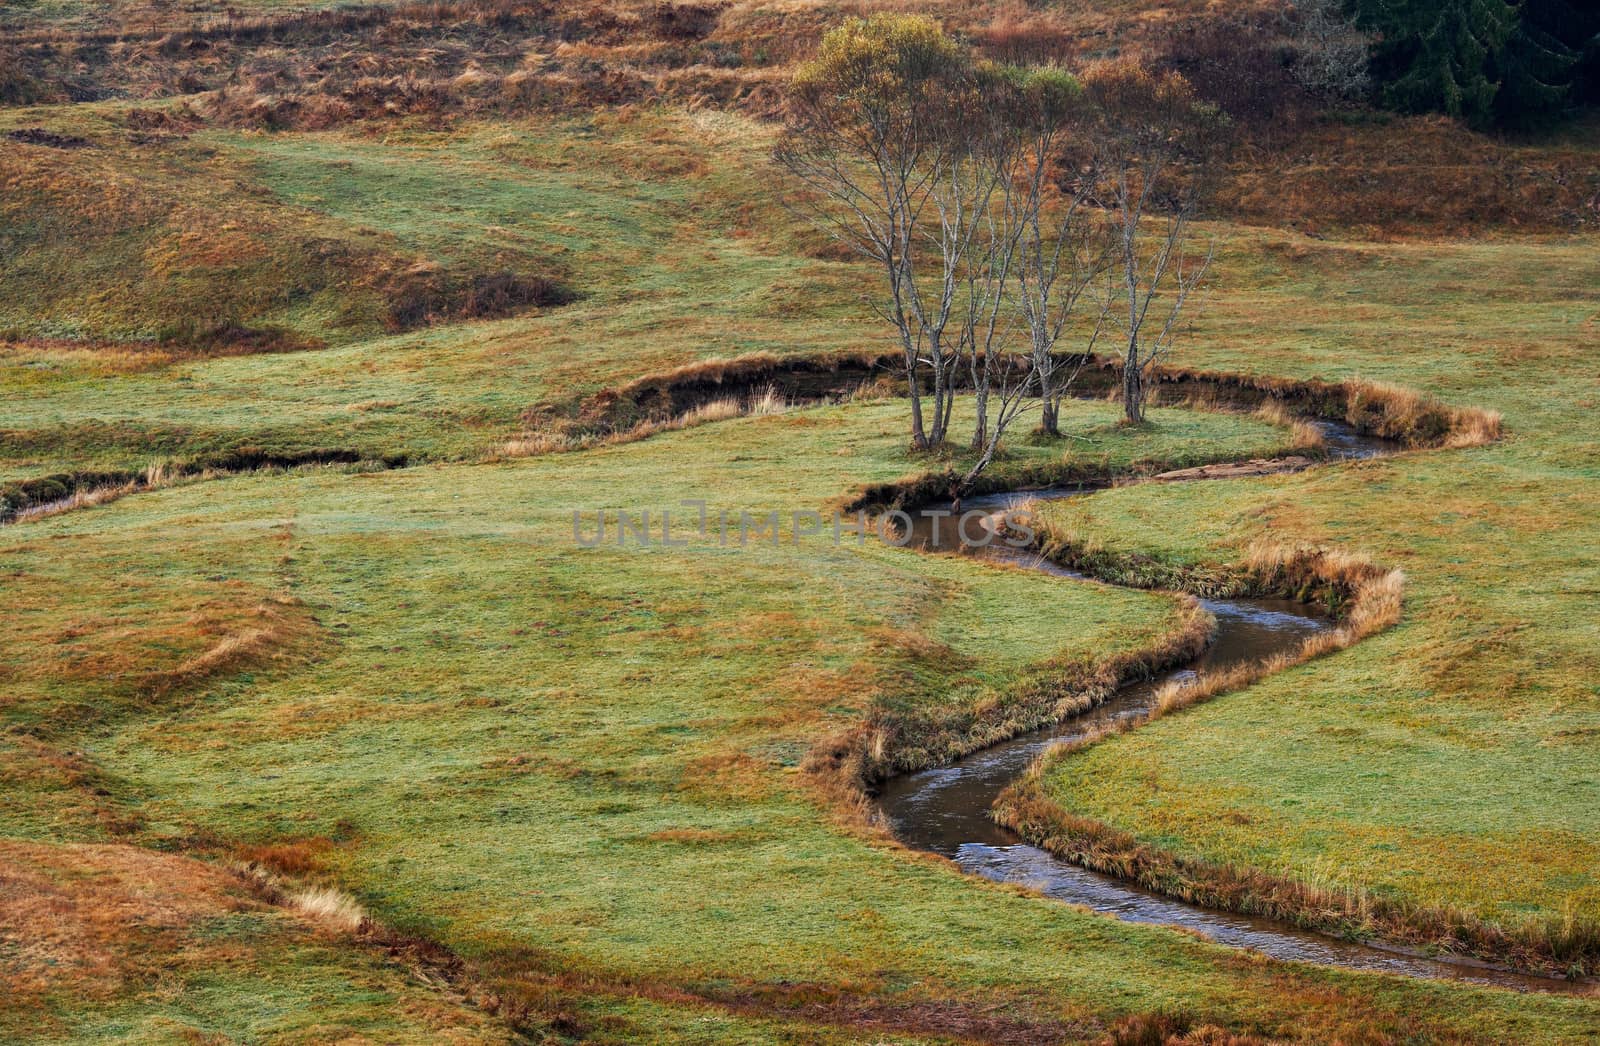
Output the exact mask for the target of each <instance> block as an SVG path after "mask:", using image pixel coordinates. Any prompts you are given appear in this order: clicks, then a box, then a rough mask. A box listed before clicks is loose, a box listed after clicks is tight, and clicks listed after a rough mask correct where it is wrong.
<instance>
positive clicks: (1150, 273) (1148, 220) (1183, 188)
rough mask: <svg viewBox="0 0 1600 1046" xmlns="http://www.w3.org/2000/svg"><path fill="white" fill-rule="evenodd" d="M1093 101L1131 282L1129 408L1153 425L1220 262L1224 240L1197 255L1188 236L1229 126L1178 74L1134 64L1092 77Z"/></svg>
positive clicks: (1124, 276)
mask: <svg viewBox="0 0 1600 1046" xmlns="http://www.w3.org/2000/svg"><path fill="white" fill-rule="evenodd" d="M1083 84H1084V90H1085V95H1086V98H1087V100H1088V102H1089V105H1090V107H1091V112H1092V114H1093V119H1092V121H1091V124H1090V126H1091V131H1090V134H1091V139H1092V149H1093V152H1094V156H1095V157H1096V167H1097V177H1096V195H1097V197H1098V200H1099V202H1100V204H1101V206H1103V207H1104V208H1105V209H1106V211H1107V213H1108V215H1109V218H1110V220H1111V223H1112V225H1113V228H1114V234H1115V242H1114V246H1113V258H1114V266H1115V268H1116V270H1117V273H1118V276H1119V278H1120V280H1119V282H1120V283H1121V288H1120V296H1121V298H1120V301H1119V302H1118V309H1117V310H1116V311H1115V312H1114V313H1112V315H1113V316H1114V317H1115V318H1116V319H1117V321H1118V323H1119V325H1120V326H1121V328H1122V335H1123V344H1122V350H1123V360H1122V397H1123V412H1124V414H1125V415H1126V416H1127V419H1128V421H1129V422H1132V423H1136V424H1137V423H1140V422H1143V421H1144V407H1145V394H1146V385H1147V383H1148V379H1149V376H1150V372H1151V371H1152V369H1153V368H1154V367H1155V365H1156V364H1157V363H1159V362H1160V361H1161V360H1162V358H1164V357H1165V356H1166V355H1167V354H1168V353H1169V352H1170V351H1171V349H1172V345H1173V342H1174V340H1175V339H1176V337H1177V334H1178V332H1179V326H1178V323H1179V319H1180V317H1181V316H1182V315H1183V311H1184V307H1185V306H1186V305H1187V304H1188V303H1189V301H1190V299H1191V298H1192V297H1193V296H1194V293H1195V291H1196V290H1197V289H1198V288H1199V287H1200V284H1201V281H1202V280H1203V279H1204V278H1205V275H1206V273H1207V271H1208V270H1209V268H1210V266H1211V261H1212V258H1213V256H1214V250H1215V247H1214V245H1209V246H1208V247H1207V249H1206V251H1205V253H1204V254H1202V255H1198V256H1196V255H1192V254H1190V253H1189V252H1188V251H1187V250H1186V249H1185V247H1186V245H1185V239H1186V236H1187V234H1188V231H1189V223H1190V220H1191V219H1192V218H1193V216H1194V210H1195V205H1196V203H1197V202H1198V199H1199V193H1200V187H1201V184H1202V179H1203V178H1204V176H1205V175H1206V174H1207V173H1208V171H1207V168H1208V166H1209V163H1210V162H1211V160H1212V159H1213V158H1214V153H1215V146H1216V145H1217V143H1218V141H1219V137H1218V135H1217V132H1218V130H1219V129H1220V127H1221V126H1222V117H1221V115H1220V113H1219V112H1218V111H1217V110H1216V109H1215V108H1214V107H1212V106H1206V105H1202V104H1201V103H1199V102H1198V101H1197V100H1196V98H1195V95H1194V91H1193V90H1192V89H1191V88H1190V86H1189V84H1188V82H1187V81H1185V80H1184V79H1183V77H1181V76H1179V75H1177V74H1176V73H1165V74H1156V73H1152V72H1150V71H1149V70H1148V69H1145V68H1144V67H1142V66H1140V65H1138V64H1137V63H1134V62H1132V61H1128V60H1119V61H1115V62H1107V63H1102V64H1101V65H1098V66H1094V67H1091V68H1090V69H1089V70H1087V71H1086V72H1085V74H1084V77H1083Z"/></svg>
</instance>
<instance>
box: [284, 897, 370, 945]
mask: <svg viewBox="0 0 1600 1046" xmlns="http://www.w3.org/2000/svg"><path fill="white" fill-rule="evenodd" d="M288 906H289V907H290V908H292V909H293V910H294V911H296V912H299V913H300V914H301V915H303V916H305V917H306V918H307V919H310V920H311V921H312V922H314V923H316V924H317V925H318V926H321V927H323V928H325V929H328V930H332V931H333V932H335V933H343V934H353V933H356V932H357V931H359V930H360V929H361V927H362V926H363V925H364V924H365V923H366V921H367V913H366V911H365V910H364V909H363V908H362V907H361V905H360V904H359V903H357V901H356V899H355V898H353V897H351V896H350V895H349V894H347V893H344V892H343V891H341V890H335V889H334V888H332V887H330V886H313V887H310V888H308V889H304V890H299V891H296V892H295V893H292V894H290V895H289V901H288Z"/></svg>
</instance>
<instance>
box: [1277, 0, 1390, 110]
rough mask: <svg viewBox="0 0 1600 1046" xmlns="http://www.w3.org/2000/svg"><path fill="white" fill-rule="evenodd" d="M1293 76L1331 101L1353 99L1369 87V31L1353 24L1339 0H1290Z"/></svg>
mask: <svg viewBox="0 0 1600 1046" xmlns="http://www.w3.org/2000/svg"><path fill="white" fill-rule="evenodd" d="M1291 6H1292V7H1293V9H1294V16H1295V22H1296V24H1295V27H1294V38H1295V58H1294V66H1293V72H1294V78H1295V79H1296V80H1297V81H1299V83H1300V86H1302V87H1304V88H1305V89H1306V90H1308V91H1310V92H1312V93H1313V94H1317V95H1320V96H1322V97H1323V98H1326V99H1331V100H1334V101H1344V102H1348V101H1353V100H1355V99H1359V98H1362V97H1365V96H1366V94H1367V93H1368V92H1369V91H1370V90H1371V89H1372V78H1371V76H1369V75H1368V72H1367V58H1368V54H1369V53H1370V51H1371V47H1372V35H1371V34H1370V33H1367V32H1364V31H1362V30H1361V29H1360V28H1358V27H1357V26H1356V20H1355V18H1354V17H1353V16H1351V15H1350V14H1349V13H1347V11H1346V9H1345V8H1346V5H1345V4H1344V2H1343V0H1293V2H1292V4H1291Z"/></svg>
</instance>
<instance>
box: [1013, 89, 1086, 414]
mask: <svg viewBox="0 0 1600 1046" xmlns="http://www.w3.org/2000/svg"><path fill="white" fill-rule="evenodd" d="M1083 114H1084V106H1083V100H1082V88H1081V87H1080V85H1079V83H1078V81H1077V80H1076V79H1075V78H1074V77H1072V76H1070V75H1068V74H1067V73H1066V72H1064V71H1063V70H1060V69H1056V68H1044V69H1036V70H1031V71H1029V72H1028V74H1027V75H1026V76H1025V78H1024V79H1023V80H1022V81H1021V82H1020V83H1019V84H1018V90H1017V95H1016V110H1015V115H1014V121H1015V125H1016V127H1017V129H1018V133H1019V136H1020V141H1021V163H1020V178H1019V182H1020V184H1019V186H1018V193H1019V194H1020V201H1019V203H1018V205H1017V211H1018V246H1017V261H1016V274H1017V282H1018V292H1017V297H1018V304H1019V311H1020V312H1021V316H1022V320H1023V323H1024V325H1025V327H1026V329H1027V334H1028V342H1029V346H1028V347H1029V354H1030V357H1031V360H1032V366H1033V371H1034V381H1035V383H1036V385H1037V389H1038V397H1039V408H1040V418H1039V427H1040V429H1041V430H1042V431H1043V432H1044V433H1045V434H1046V435H1048V436H1059V435H1061V400H1062V398H1063V397H1064V396H1065V395H1066V393H1067V391H1068V390H1069V389H1070V388H1071V385H1072V383H1073V381H1074V380H1076V378H1077V375H1078V371H1079V370H1080V369H1081V367H1082V365H1083V361H1084V360H1085V359H1086V358H1087V357H1088V355H1089V354H1090V353H1092V352H1093V351H1094V347H1095V344H1096V342H1097V341H1098V339H1099V336H1100V333H1101V331H1102V330H1103V329H1104V325H1105V318H1106V312H1107V310H1108V308H1109V301H1108V299H1107V298H1105V297H1104V296H1102V298H1101V299H1100V301H1099V303H1098V304H1099V310H1098V315H1097V317H1096V318H1095V321H1094V327H1093V330H1092V333H1091V334H1090V337H1089V340H1088V344H1087V345H1086V346H1085V347H1084V349H1083V351H1082V352H1080V353H1076V354H1074V355H1073V356H1072V357H1071V358H1070V359H1069V360H1062V359H1060V358H1059V357H1058V356H1057V355H1056V346H1057V345H1058V344H1059V343H1060V341H1061V336H1062V334H1063V332H1064V331H1065V329H1066V327H1067V324H1068V322H1069V321H1070V320H1072V319H1073V317H1074V315H1075V314H1076V312H1077V309H1078V306H1079V305H1080V303H1081V302H1082V301H1083V300H1084V295H1085V293H1086V292H1087V291H1088V289H1089V288H1090V286H1091V284H1093V283H1094V281H1095V278H1096V277H1097V276H1098V275H1099V274H1100V273H1102V272H1103V271H1104V270H1105V267H1106V261H1107V240H1106V238H1105V235H1104V231H1105V225H1104V223H1103V222H1102V221H1100V220H1099V219H1098V216H1097V215H1096V214H1094V213H1093V211H1092V208H1090V207H1089V206H1087V204H1088V202H1089V199H1090V196H1091V193H1092V192H1093V189H1094V184H1095V179H1094V170H1093V163H1094V160H1095V158H1094V156H1093V155H1092V154H1091V155H1089V156H1087V157H1085V158H1084V161H1085V162H1086V164H1087V165H1088V166H1087V168H1086V169H1083V170H1074V171H1071V172H1070V174H1071V177H1070V178H1069V179H1067V180H1066V181H1065V183H1064V184H1063V185H1061V186H1060V187H1059V188H1058V187H1057V184H1056V181H1055V179H1054V178H1053V177H1052V175H1053V174H1055V173H1056V171H1057V167H1056V164H1057V161H1058V160H1059V159H1060V158H1061V155H1062V154H1063V153H1064V152H1065V151H1066V150H1067V147H1068V146H1069V145H1070V144H1072V143H1071V141H1070V139H1071V138H1072V136H1073V135H1074V134H1075V133H1076V131H1077V129H1078V126H1079V121H1080V119H1081V117H1082V116H1083Z"/></svg>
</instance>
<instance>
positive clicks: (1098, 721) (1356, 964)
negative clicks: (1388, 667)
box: [876, 422, 1588, 991]
mask: <svg viewBox="0 0 1600 1046" xmlns="http://www.w3.org/2000/svg"><path fill="white" fill-rule="evenodd" d="M1323 424H1324V426H1325V428H1326V431H1327V435H1328V445H1329V448H1330V453H1331V454H1332V455H1333V456H1335V457H1339V458H1347V459H1348V458H1362V457H1373V456H1376V455H1380V454H1384V453H1389V452H1392V450H1393V449H1395V445H1394V444H1392V443H1390V442H1388V441H1385V440H1377V439H1371V438H1368V437H1363V436H1361V435H1358V434H1357V433H1355V432H1354V431H1353V430H1351V429H1349V428H1348V427H1345V426H1341V425H1337V424H1334V423H1331V422H1328V423H1323ZM1092 494H1093V491H1092V490H1090V491H1085V490H1049V491H1035V492H1031V493H1013V494H1000V495H995V496H992V497H985V498H971V499H968V500H967V501H966V502H964V503H963V505H962V506H961V507H962V509H963V510H971V509H982V510H985V511H1000V510H1003V509H1006V508H1009V507H1011V506H1013V505H1015V504H1017V503H1018V502H1020V501H1022V500H1023V499H1033V500H1036V501H1051V500H1062V499H1066V498H1073V497H1085V496H1090V495H1092ZM953 531H954V528H953V527H951V526H949V525H948V524H947V525H946V526H944V527H942V528H941V529H940V534H939V540H937V541H935V540H934V539H933V536H932V535H931V534H930V533H929V531H928V529H924V528H921V527H919V528H917V529H916V530H915V531H914V540H913V541H912V542H911V543H912V544H914V545H917V546H919V547H922V548H928V549H935V550H939V551H955V550H958V549H959V550H961V551H965V552H968V553H970V554H973V555H977V556H981V557H984V558H990V559H1000V560H1005V561H1008V562H1012V563H1020V564H1022V565H1025V566H1028V567H1031V568H1033V569H1036V570H1039V571H1041V572H1043V573H1047V574H1054V575H1057V576H1062V577H1075V578H1083V577H1084V575H1081V574H1077V573H1074V572H1073V571H1070V570H1066V569H1064V568H1062V567H1060V566H1058V565H1056V564H1054V563H1051V562H1049V561H1047V560H1043V559H1041V558H1040V557H1038V556H1037V555H1033V554H1031V553H1026V552H1020V551H1017V550H1014V549H1011V548H1008V547H1004V546H1003V545H1001V544H1000V543H998V542H996V543H994V544H991V545H989V546H985V547H977V546H969V547H966V548H962V546H961V545H960V544H959V539H958V538H957V537H956V535H955V534H954V533H953ZM1201 602H1202V604H1203V605H1204V606H1205V608H1206V609H1207V610H1208V611H1210V612H1211V613H1212V614H1213V615H1215V617H1216V619H1217V625H1218V631H1217V638H1216V641H1215V643H1213V644H1212V646H1211V647H1210V648H1209V649H1208V650H1207V651H1206V652H1205V653H1204V654H1203V655H1202V656H1201V657H1200V658H1198V659H1197V660H1196V661H1194V662H1193V663H1191V664H1189V665H1186V666H1184V667H1182V668H1180V669H1176V670H1174V671H1171V672H1168V673H1165V674H1163V675H1161V676H1159V677H1158V678H1156V679H1154V680H1151V681H1149V682H1143V683H1137V684H1133V685H1130V686H1127V687H1124V688H1123V689H1121V690H1120V691H1118V692H1117V694H1116V696H1114V697H1113V698H1112V699H1111V700H1110V701H1108V702H1106V703H1105V704H1103V705H1100V706H1099V707H1097V708H1094V709H1091V710H1089V711H1086V712H1083V713H1081V714H1079V715H1077V716H1074V717H1072V718H1070V719H1068V720H1066V721H1064V722H1062V723H1059V724H1057V725H1055V726H1052V727H1047V728H1046V729H1043V730H1039V731H1036V732H1034V733H1030V734H1025V735H1023V736H1021V737H1017V738H1014V739H1013V740H1010V741H1006V742H1003V743H1001V744H998V745H995V746H993V747H991V748H987V749H984V750H983V751H980V752H976V753H974V754H973V755H971V756H968V757H967V758H965V759H962V760H960V761H959V762H957V763H954V764H952V765H949V766H943V767H939V768H937V769H932V770H925V771H922V772H919V773H913V774H906V775H902V776H900V777H897V778H893V779H891V780H889V781H887V782H885V783H884V785H883V787H882V789H881V791H880V793H879V795H878V796H877V799H876V802H877V806H878V809H879V811H880V812H881V813H882V815H883V817H884V818H885V820H886V821H887V823H888V824H889V825H890V827H891V828H892V830H893V832H894V834H895V835H896V837H897V838H899V839H900V841H901V842H903V843H904V844H905V845H907V846H909V847H912V848H914V849H918V850H925V851H929V852H932V853H937V854H942V855H944V856H945V857H948V858H950V859H952V860H953V861H955V862H956V864H958V865H959V866H960V867H961V868H962V869H963V870H965V871H967V872H971V873H974V874H977V875H982V876H985V877H986V878H989V879H995V880H1000V881H1003V882H1009V883H1018V884H1021V885H1024V886H1029V887H1032V888H1035V889H1037V890H1039V891H1041V892H1042V893H1044V894H1046V895H1048V896H1050V897H1054V898H1057V899H1059V900H1062V901H1067V902H1070V903H1073V904H1080V905H1084V906H1086V907H1088V908H1092V909H1094V910H1095V911H1098V912H1103V913H1106V914H1108V915H1114V916H1116V917H1117V918H1120V919H1126V920H1128V921H1130V922H1141V923H1159V924H1163V925H1171V926H1180V927H1184V928H1186V929H1190V930H1196V931H1199V932H1200V933H1203V934H1205V935H1206V936H1207V937H1209V938H1211V939H1212V940H1214V941H1217V942H1218V943H1221V944H1226V945H1231V946H1233V947H1237V948H1250V949H1254V950H1255V951H1258V952H1262V953H1264V954H1266V955H1270V956H1272V957H1273V958H1277V959H1297V960H1303V961H1307V962H1315V963H1323V964H1326V965H1330V966H1341V967H1348V968H1351V969H1359V970H1374V971H1380V972H1384V973H1397V974H1405V975H1408V976H1413V977H1435V978H1448V979H1450V980H1457V981H1471V982H1477V983H1481V984H1487V985H1494V986H1497V987H1503V988H1514V989H1518V990H1523V991H1587V990H1588V989H1587V988H1586V987H1584V986H1581V985H1575V984H1572V983H1570V982H1566V981H1559V980H1554V979H1550V978H1544V977H1534V976H1529V975H1525V974H1519V973H1514V972H1510V971H1505V970H1500V969H1496V968H1493V967H1487V966H1484V965H1480V964H1476V963H1474V962H1472V961H1471V960H1465V959H1454V958H1449V959H1446V958H1432V957H1428V956H1424V955H1419V954H1415V953H1413V952H1410V951H1406V950H1403V949H1398V948H1386V947H1383V946H1381V945H1367V944H1360V943H1356V942H1352V941H1344V940H1339V939H1336V938H1332V937H1327V936H1323V935H1321V934H1316V933H1311V932H1308V931H1304V930H1299V929H1296V928H1294V927H1291V926H1288V925H1286V924H1283V923H1278V922H1274V921H1271V920H1267V919H1260V918H1253V917H1250V916H1244V915H1236V914H1232V913H1229V912H1222V911H1216V910H1213V909H1209V908H1203V907H1200V906H1198V905H1192V904H1187V903H1184V902H1182V901H1177V900H1173V899H1171V898H1168V897H1163V896H1161V895H1159V894H1155V893H1152V892H1150V891H1147V890H1143V889H1140V888H1139V887H1137V886H1132V885H1130V884H1128V883H1124V882H1121V881H1119V880H1117V879H1114V878H1112V877H1110V876H1106V875H1101V874H1099V873H1097V872H1092V871H1089V870H1088V869H1085V868H1080V867H1078V866H1077V865H1074V864H1071V863H1069V862H1067V861H1064V860H1062V859H1060V858H1058V857H1056V856H1054V855H1052V854H1050V853H1048V852H1046V851H1045V850H1042V849H1040V848H1038V847H1036V846H1032V845H1029V844H1028V843H1026V842H1024V841H1023V840H1022V839H1021V837H1019V836H1017V835H1016V834H1015V833H1013V832H1011V831H1010V830H1009V829H1006V828H1003V827H1001V826H1000V825H997V824H995V823H994V822H993V821H992V820H991V819H990V817H989V810H990V807H991V806H993V804H994V801H995V799H996V798H997V797H998V796H999V794H1000V793H1001V792H1002V791H1004V790H1005V788H1006V787H1007V786H1008V785H1009V784H1010V783H1011V782H1012V781H1013V780H1015V779H1016V778H1017V777H1018V776H1020V775H1021V774H1022V773H1023V771H1025V770H1026V769H1027V768H1028V766H1029V765H1030V764H1032V762H1033V761H1034V760H1035V759H1037V758H1038V757H1039V756H1040V755H1041V754H1042V753H1043V752H1044V750H1045V749H1046V748H1048V747H1049V746H1051V745H1052V744H1055V743H1056V742H1058V741H1070V740H1073V739H1075V738H1078V737H1081V736H1083V735H1084V734H1086V733H1089V732H1091V731H1093V730H1095V729H1096V728H1097V727H1099V726H1101V725H1102V724H1105V723H1107V722H1115V721H1117V720H1122V719H1131V718H1136V717H1139V716H1142V715H1143V714H1144V713H1145V712H1146V711H1148V709H1149V708H1150V707H1151V705H1152V704H1153V699H1154V694H1155V692H1156V690H1157V689H1158V688H1159V687H1160V686H1161V685H1162V684H1163V683H1165V682H1167V681H1169V680H1172V679H1182V678H1184V677H1185V676H1190V675H1193V674H1194V673H1195V672H1196V671H1198V670H1200V669H1204V668H1226V667H1228V666H1230V665H1235V664H1239V663H1242V662H1248V661H1256V660H1259V659H1261V658H1263V657H1267V656H1270V655H1272V654H1275V653H1278V652H1280V651H1287V650H1291V649H1294V648H1296V647H1298V646H1299V644H1300V643H1301V641H1302V640H1303V639H1304V637H1306V636H1307V635H1310V634H1313V633H1316V632H1319V631H1322V630H1326V629H1331V628H1333V627H1334V622H1333V621H1332V620H1331V619H1329V618H1327V617H1325V616H1322V615H1320V614H1318V613H1317V612H1315V611H1314V610H1313V609H1311V608H1310V607H1307V606H1305V605H1303V604H1300V603H1295V602H1292V601H1289V600H1281V599H1207V600H1202V601H1201Z"/></svg>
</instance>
